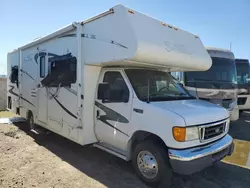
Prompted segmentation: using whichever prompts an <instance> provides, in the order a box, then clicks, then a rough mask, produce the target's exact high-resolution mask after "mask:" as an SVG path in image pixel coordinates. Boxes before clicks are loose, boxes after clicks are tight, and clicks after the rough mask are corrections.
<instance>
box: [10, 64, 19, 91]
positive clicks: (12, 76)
mask: <svg viewBox="0 0 250 188" xmlns="http://www.w3.org/2000/svg"><path fill="white" fill-rule="evenodd" d="M9 79H10V82H11V83H13V84H14V83H16V85H17V87H18V66H14V67H12V68H11V74H10V77H9Z"/></svg>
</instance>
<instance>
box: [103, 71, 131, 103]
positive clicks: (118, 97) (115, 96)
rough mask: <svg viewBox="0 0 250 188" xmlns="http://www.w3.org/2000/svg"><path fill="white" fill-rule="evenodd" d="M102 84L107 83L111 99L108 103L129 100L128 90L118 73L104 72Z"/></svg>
mask: <svg viewBox="0 0 250 188" xmlns="http://www.w3.org/2000/svg"><path fill="white" fill-rule="evenodd" d="M103 82H106V83H109V88H110V93H111V95H112V96H111V97H110V98H109V100H110V101H109V102H120V101H121V102H124V101H128V99H129V89H128V87H127V84H126V82H125V81H124V79H123V77H122V75H121V73H120V72H114V71H112V72H111V71H110V72H106V73H105V75H104V78H103Z"/></svg>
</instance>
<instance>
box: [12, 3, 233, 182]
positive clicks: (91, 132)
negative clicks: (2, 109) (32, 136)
mask: <svg viewBox="0 0 250 188" xmlns="http://www.w3.org/2000/svg"><path fill="white" fill-rule="evenodd" d="M14 57H15V58H14ZM12 59H13V60H12ZM8 64H9V65H8V66H9V67H11V66H13V65H17V66H18V70H19V77H18V81H17V82H18V83H19V84H18V87H17V84H16V83H15V81H14V83H11V82H8V91H9V92H8V97H9V98H10V101H14V100H15V101H16V102H15V103H14V102H12V106H11V109H9V110H12V111H17V112H20V115H21V116H23V117H25V118H28V119H29V118H30V116H31V114H32V116H33V117H34V121H35V123H36V124H38V125H40V126H42V127H44V128H46V129H48V130H51V131H53V132H55V133H57V134H60V135H62V136H64V137H66V138H68V139H70V140H73V141H74V142H77V143H79V144H81V145H87V144H94V146H96V147H98V148H100V149H103V150H106V151H108V152H110V153H112V154H114V155H116V156H119V157H121V158H123V159H125V160H131V158H133V151H134V150H133V147H135V146H137V145H135V143H137V144H139V142H142V141H143V140H144V139H146V138H151V137H154V138H156V137H157V139H159V140H161V141H162V142H163V143H164V144H165V146H166V147H168V148H172V149H168V150H167V154H168V157H169V159H170V163H171V165H172V168H173V170H174V171H176V172H179V173H182V171H183V170H184V171H185V169H182V168H180V166H179V162H180V161H181V166H182V165H185V164H186V162H187V163H188V165H190V164H193V165H194V164H195V163H196V160H198V159H200V158H203V157H205V158H206V160H207V161H208V163H206V164H200V165H196V168H193V169H192V170H191V169H190V170H187V169H186V170H187V171H186V172H183V173H192V172H194V171H199V170H201V169H203V168H205V167H206V166H209V165H211V164H212V163H213V162H214V161H213V160H214V159H213V160H211V158H210V157H211V156H210V155H211V154H214V153H218V152H221V151H222V150H223V149H225V150H223V152H224V153H223V157H224V156H226V155H229V154H231V153H232V151H233V145H232V138H231V137H230V136H229V135H228V127H229V115H228V112H227V111H226V110H225V109H224V108H221V107H219V106H217V105H213V104H210V103H207V102H204V101H201V100H197V99H193V98H192V100H191V98H190V97H189V98H188V100H179V99H178V100H171V101H157V102H154V101H152V102H150V101H148V102H145V101H143V100H141V99H139V96H138V93H137V91H138V90H135V89H136V88H135V87H137V86H135V85H134V84H132V81H131V77H130V76H129V74H128V72H129V71H132V72H133V71H139V72H140V71H142V72H143V71H144V72H145V73H146V72H147V71H148V72H150V73H154V74H158V73H159V74H164V75H165V74H166V75H168V73H167V72H169V71H189V70H195V71H204V70H207V69H209V68H210V66H211V64H212V62H211V58H210V57H209V54H208V53H207V51H206V49H205V48H204V46H203V44H202V42H201V40H200V39H199V37H197V36H195V35H193V34H191V33H188V32H186V31H183V30H181V29H179V28H176V27H173V26H170V25H167V24H165V23H163V22H160V21H158V20H156V19H153V18H150V17H148V16H145V15H143V14H141V13H139V12H136V11H133V10H130V9H128V8H126V7H124V6H122V5H118V6H116V7H114V8H112V9H110V10H109V11H107V12H104V13H102V14H100V15H99V16H96V17H94V18H91V19H89V20H86V21H84V22H80V23H73V24H72V25H69V26H67V27H65V28H62V29H60V30H58V31H56V32H54V33H52V34H50V35H47V36H45V37H42V38H40V39H38V40H36V41H33V42H31V43H29V44H27V45H25V46H23V47H20V48H18V49H17V50H15V51H13V52H11V53H9V54H8ZM58 64H60V66H58ZM68 65H70V66H69V67H68V70H67V72H63V71H65V70H64V69H63V68H65V67H66V68H67V66H68ZM75 65H76V67H77V69H75V67H74V66H75ZM60 67H61V68H60ZM61 69H62V70H61ZM8 70H9V69H8ZM60 71H61V72H60ZM162 71H163V72H162ZM65 73H68V74H65ZM8 74H9V75H10V74H11V71H8ZM57 74H58V75H57ZM131 74H132V73H131ZM55 75H57V76H55ZM135 75H136V74H135ZM142 75H143V74H142ZM167 77H168V76H167ZM63 78H70V79H69V80H67V79H63ZM113 78H116V79H115V81H114V82H116V83H115V84H116V86H117V83H121V84H123V87H124V90H122V91H126V92H127V93H126V95H125V98H126V100H125V101H123V102H121V101H119V102H117V101H115V102H114V101H112V102H106V101H105V100H104V98H100V99H99V98H98V97H99V93H101V92H100V91H101V89H100V88H101V86H102V84H103V85H105V83H106V82H108V83H109V80H112V79H113ZM60 79H61V80H60ZM107 80H108V81H107ZM171 82H172V81H171ZM115 84H114V83H113V85H115ZM121 84H120V85H119V84H118V86H119V87H120V86H121ZM159 84H164V82H163V83H159ZM13 87H14V89H13ZM148 87H149V86H148ZM145 89H146V87H140V90H141V91H143V92H144V91H146V90H145ZM180 90H181V89H180ZM118 91H120V90H118ZM187 95H189V94H187ZM100 96H101V94H100ZM116 97H118V98H119V97H120V96H116ZM110 98H111V97H110ZM115 100H116V99H115ZM122 100H124V99H122ZM148 100H149V99H148ZM16 109H18V110H16ZM208 112H209V113H208ZM200 125H202V126H201V127H198V126H200ZM175 126H178V127H182V128H186V127H189V126H192V127H194V126H195V127H196V128H197V129H195V130H194V131H197V133H196V136H197V137H196V138H195V139H192V140H189V141H183V142H180V141H176V139H175V138H174V137H173V133H172V130H173V128H174V127H175ZM214 126H216V127H217V126H219V129H218V131H219V132H216V133H215V135H214V136H213V137H209V138H206V135H205V132H204V131H205V130H206V129H208V128H210V127H214ZM222 127H223V129H221V128H222ZM190 130H191V129H190ZM192 130H193V129H192ZM216 130H217V129H216ZM200 131H203V132H204V135H202V136H203V137H200V134H201V132H200ZM149 136H150V137H149ZM185 138H186V139H188V138H187V137H185ZM207 145H210V149H205V150H204V152H203V151H202V152H200V151H198V150H197V151H196V150H195V149H201V148H204V147H207ZM187 148H193V149H187ZM201 150H202V149H201ZM218 160H219V159H218ZM189 161H191V162H190V163H189ZM198 162H199V161H198ZM142 179H143V178H142ZM143 180H145V181H146V182H148V181H149V180H148V179H147V178H144V179H143ZM150 181H151V180H150ZM157 181H158V180H157ZM155 182H156V180H155ZM148 183H150V182H148ZM151 183H153V182H151Z"/></svg>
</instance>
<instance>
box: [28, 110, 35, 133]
mask: <svg viewBox="0 0 250 188" xmlns="http://www.w3.org/2000/svg"><path fill="white" fill-rule="evenodd" d="M27 122H28V124H29V129H30V130H34V129H35V126H36V125H35V123H34V116H33V114H32V113H29V115H28V118H27Z"/></svg>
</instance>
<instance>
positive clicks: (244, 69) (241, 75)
mask: <svg viewBox="0 0 250 188" xmlns="http://www.w3.org/2000/svg"><path fill="white" fill-rule="evenodd" d="M236 69H237V84H247V83H249V82H248V81H249V77H250V76H249V64H248V62H247V63H236Z"/></svg>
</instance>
